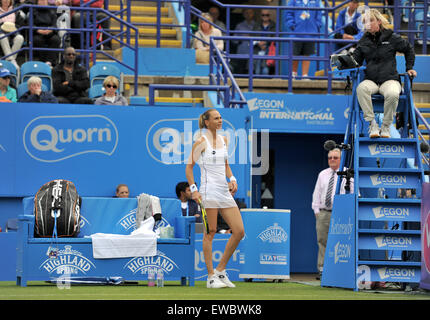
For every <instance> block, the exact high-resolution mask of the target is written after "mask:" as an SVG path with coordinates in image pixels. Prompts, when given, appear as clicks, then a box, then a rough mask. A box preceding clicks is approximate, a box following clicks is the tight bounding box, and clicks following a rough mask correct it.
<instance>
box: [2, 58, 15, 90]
mask: <svg viewBox="0 0 430 320" xmlns="http://www.w3.org/2000/svg"><path fill="white" fill-rule="evenodd" d="M0 64H1V65H2V66H3V67H4V68H6V69H8V70H9V72H10V76H11V78H12V79H11V83H10V84H11V85H12V86H14V87H16V86H17V85H18V82H19V81H18V70H17V69H16V67H15V65H14V64H13V63H12V62H10V61H8V60H0Z"/></svg>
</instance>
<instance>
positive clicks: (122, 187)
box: [115, 183, 130, 198]
mask: <svg viewBox="0 0 430 320" xmlns="http://www.w3.org/2000/svg"><path fill="white" fill-rule="evenodd" d="M129 195H130V191H129V190H128V186H127V185H126V184H123V183H121V184H119V185H117V187H116V190H115V197H117V198H128V197H129Z"/></svg>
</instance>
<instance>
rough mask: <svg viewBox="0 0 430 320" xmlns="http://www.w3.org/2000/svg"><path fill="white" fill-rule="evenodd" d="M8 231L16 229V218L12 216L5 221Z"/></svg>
mask: <svg viewBox="0 0 430 320" xmlns="http://www.w3.org/2000/svg"><path fill="white" fill-rule="evenodd" d="M9 231H18V219H17V218H12V219H8V220H7V222H6V232H9Z"/></svg>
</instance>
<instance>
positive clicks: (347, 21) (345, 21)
mask: <svg viewBox="0 0 430 320" xmlns="http://www.w3.org/2000/svg"><path fill="white" fill-rule="evenodd" d="M359 3H360V1H359V0H351V2H350V3H349V5H348V7H347V8H345V9H343V10H342V11H340V12H339V15H338V16H337V20H336V29H339V28H342V29H341V30H339V32H337V33H336V34H335V35H334V38H335V39H343V40H360V38H361V37H362V35H363V32H362V31H361V30H360V28H359V27H358V25H357V21H358V19H360V16H361V15H360V13H358V11H357V8H358V5H359ZM344 46H345V44H344V43H340V44H337V45H336V47H337V49H339V48H341V47H344Z"/></svg>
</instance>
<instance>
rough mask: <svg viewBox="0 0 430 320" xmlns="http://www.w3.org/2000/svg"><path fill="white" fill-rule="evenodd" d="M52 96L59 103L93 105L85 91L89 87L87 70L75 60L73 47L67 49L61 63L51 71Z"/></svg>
mask: <svg viewBox="0 0 430 320" xmlns="http://www.w3.org/2000/svg"><path fill="white" fill-rule="evenodd" d="M52 80H53V85H54V95H55V96H56V97H57V98H58V101H59V103H76V104H93V100H92V99H90V98H88V95H87V93H86V90H87V89H88V88H89V87H90V78H89V77H88V72H87V69H86V68H84V67H83V66H81V65H80V64H79V63H78V60H77V59H76V51H75V49H74V48H73V47H67V48H66V49H65V50H64V53H63V61H62V62H61V63H60V64H59V65H57V66H56V67H55V68H54V69H53V70H52Z"/></svg>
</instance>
